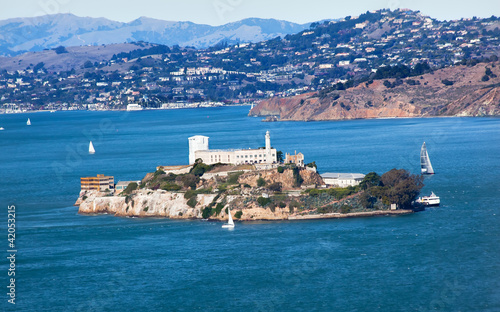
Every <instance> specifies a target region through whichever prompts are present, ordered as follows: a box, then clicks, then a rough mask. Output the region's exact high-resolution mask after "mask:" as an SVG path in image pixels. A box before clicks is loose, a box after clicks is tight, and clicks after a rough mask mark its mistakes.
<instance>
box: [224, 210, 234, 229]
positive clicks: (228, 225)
mask: <svg viewBox="0 0 500 312" xmlns="http://www.w3.org/2000/svg"><path fill="white" fill-rule="evenodd" d="M227 216H228V219H227V223H226V224H224V225H222V227H223V228H234V222H233V217H232V216H231V211H230V210H229V207H227Z"/></svg>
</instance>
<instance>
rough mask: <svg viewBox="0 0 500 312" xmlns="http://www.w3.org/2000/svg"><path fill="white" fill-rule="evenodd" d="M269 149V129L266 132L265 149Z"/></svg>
mask: <svg viewBox="0 0 500 312" xmlns="http://www.w3.org/2000/svg"><path fill="white" fill-rule="evenodd" d="M270 149H271V135H270V134H269V131H267V132H266V151H268V152H269V150H270Z"/></svg>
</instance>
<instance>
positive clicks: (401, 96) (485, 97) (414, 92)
mask: <svg viewBox="0 0 500 312" xmlns="http://www.w3.org/2000/svg"><path fill="white" fill-rule="evenodd" d="M499 65H500V64H499V62H498V61H497V62H491V63H486V64H484V63H481V64H477V65H475V66H455V67H450V68H445V69H440V70H437V71H435V72H431V73H427V74H424V75H420V76H417V77H409V78H405V79H385V80H374V81H373V82H372V83H369V82H367V83H364V84H360V85H358V86H357V87H354V88H350V89H347V90H336V91H332V92H329V93H322V94H320V93H306V94H301V95H298V96H294V97H288V98H278V97H274V98H271V99H268V100H265V101H262V102H261V103H260V104H259V105H257V106H255V107H254V108H253V109H252V110H251V111H250V113H249V115H250V116H270V115H273V116H277V117H279V119H280V120H304V121H312V120H343V119H362V118H392V117H433V116H498V115H500V78H499V76H500V67H499ZM273 119H274V118H273Z"/></svg>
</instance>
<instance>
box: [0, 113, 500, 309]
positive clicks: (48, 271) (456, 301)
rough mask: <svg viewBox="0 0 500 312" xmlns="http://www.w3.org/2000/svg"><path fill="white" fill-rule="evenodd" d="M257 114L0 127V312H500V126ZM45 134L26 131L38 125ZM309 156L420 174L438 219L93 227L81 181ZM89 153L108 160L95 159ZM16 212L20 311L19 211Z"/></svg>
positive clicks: (62, 117) (8, 120)
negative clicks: (422, 154) (255, 158)
mask: <svg viewBox="0 0 500 312" xmlns="http://www.w3.org/2000/svg"><path fill="white" fill-rule="evenodd" d="M247 112H248V107H231V108H207V109H196V110H169V111H141V112H130V113H127V112H56V113H53V114H50V113H32V114H20V115H0V126H2V127H4V128H5V130H4V131H0V204H1V205H2V206H1V208H0V209H1V211H2V218H4V219H3V221H1V220H0V224H2V225H1V227H0V230H1V231H2V233H4V234H0V237H4V238H3V241H2V240H0V246H2V247H1V248H0V250H2V255H3V257H2V259H3V260H2V261H1V262H0V264H1V266H0V276H1V278H0V281H1V282H2V285H0V287H1V289H4V293H0V309H1V310H7V311H9V310H16V311H116V310H118V309H120V310H126V311H135V310H139V309H146V310H160V311H161V310H163V311H304V310H307V311H308V310H313V311H433V310H438V311H500V290H499V289H500V261H499V260H500V250H499V247H500V244H499V243H500V227H499V225H500V219H499V218H500V205H499V202H500V187H499V185H500V184H499V179H500V119H498V118H433V119H386V120H354V121H339V122H280V123H263V122H261V121H260V119H259V118H251V117H247V116H246V114H247ZM28 117H29V118H30V119H31V122H32V126H30V127H28V126H26V120H27V118H28ZM266 130H269V131H270V133H271V141H272V145H273V147H275V148H277V149H278V150H282V151H283V152H290V153H293V152H294V151H295V150H296V151H297V152H302V153H304V154H305V157H306V162H310V161H313V160H314V161H316V163H317V164H318V168H319V170H320V171H321V172H360V173H368V172H370V171H376V172H378V173H380V174H381V173H383V172H385V171H387V170H390V169H392V168H405V169H408V170H410V171H412V172H414V173H418V170H419V151H420V146H421V145H422V142H423V141H426V143H427V147H428V151H429V155H430V158H431V161H432V164H433V166H434V168H435V170H436V173H437V174H436V175H434V176H432V177H428V178H426V179H425V184H426V186H425V187H424V189H423V193H424V194H427V193H430V192H431V191H434V192H435V193H436V194H437V195H439V196H440V197H441V202H442V205H441V206H440V207H439V208H433V209H428V210H427V211H425V212H421V213H416V214H413V215H409V216H400V217H377V218H360V219H348V220H320V221H302V222H254V223H238V224H237V225H236V229H235V230H234V231H225V230H222V229H221V227H220V226H221V224H220V223H216V222H205V221H172V220H167V219H131V218H116V217H113V216H108V215H105V216H97V217H95V216H94V217H89V216H81V215H78V214H77V207H74V206H72V205H73V203H74V201H75V200H76V198H77V196H78V192H79V178H80V177H81V176H87V175H95V174H97V173H103V174H109V175H114V176H115V181H119V180H135V179H141V178H142V177H143V176H144V175H145V174H146V173H147V172H152V171H154V170H155V167H156V166H157V165H176V164H185V163H187V161H188V143H187V138H188V137H189V136H192V135H196V134H201V135H206V136H209V137H210V147H211V148H248V147H259V146H263V145H264V135H265V132H266ZM89 140H92V141H93V143H94V146H95V149H96V154H94V155H88V153H87V151H88V143H89ZM9 204H14V205H15V206H16V210H17V213H16V225H17V227H16V244H17V246H16V247H17V249H18V253H17V255H16V257H17V260H16V261H17V262H16V294H17V299H16V306H15V307H13V306H11V305H10V304H7V299H8V297H7V295H6V293H7V288H6V286H7V285H8V283H7V280H8V277H7V269H8V263H7V261H6V256H7V254H6V252H5V251H6V250H7V249H8V245H7V243H8V242H7V235H6V234H7V228H6V224H7V222H6V221H7V206H8V205H9Z"/></svg>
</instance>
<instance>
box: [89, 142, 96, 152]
mask: <svg viewBox="0 0 500 312" xmlns="http://www.w3.org/2000/svg"><path fill="white" fill-rule="evenodd" d="M94 153H95V149H94V144H92V141H90V143H89V154H94Z"/></svg>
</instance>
